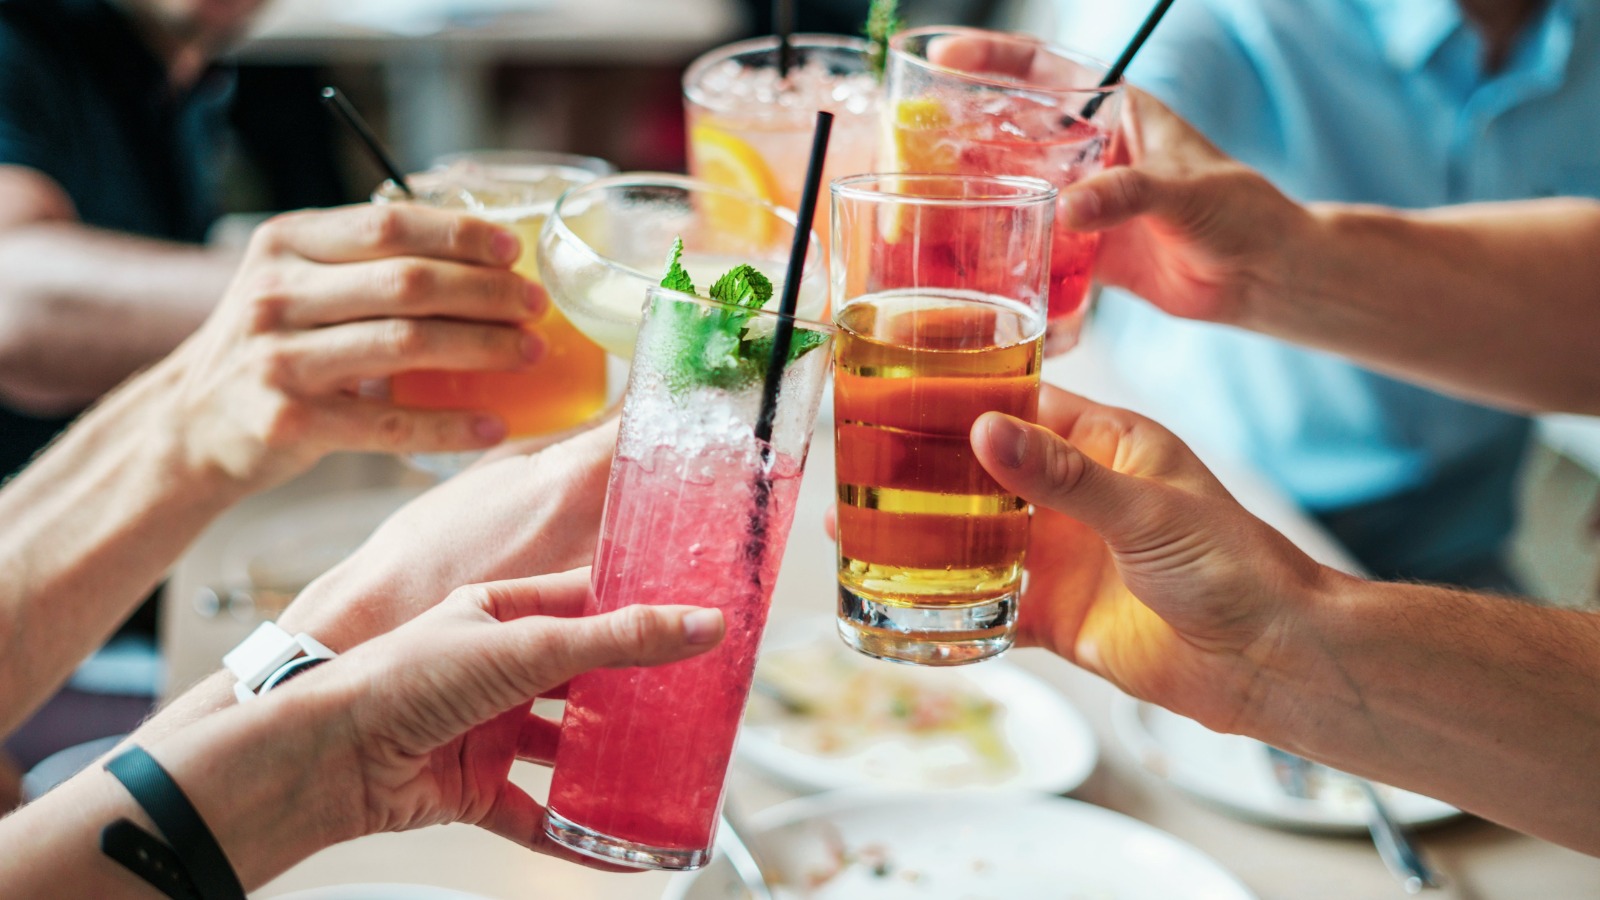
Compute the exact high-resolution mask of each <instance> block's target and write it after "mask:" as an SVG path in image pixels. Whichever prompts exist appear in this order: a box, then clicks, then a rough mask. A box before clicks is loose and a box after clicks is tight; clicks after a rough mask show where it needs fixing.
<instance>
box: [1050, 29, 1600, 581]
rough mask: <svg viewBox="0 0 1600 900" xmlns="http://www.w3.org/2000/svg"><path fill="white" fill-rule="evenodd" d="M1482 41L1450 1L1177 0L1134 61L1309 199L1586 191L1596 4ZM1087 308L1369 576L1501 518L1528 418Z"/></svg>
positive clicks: (1156, 387) (1126, 371) (1594, 152)
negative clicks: (1508, 45) (1494, 46)
mask: <svg viewBox="0 0 1600 900" xmlns="http://www.w3.org/2000/svg"><path fill="white" fill-rule="evenodd" d="M1069 37H1070V36H1069ZM1068 42H1070V39H1069V41H1068ZM1481 55H1482V45H1481V41H1480V38H1479V36H1478V33H1477V32H1476V30H1475V29H1474V28H1472V27H1471V25H1470V24H1469V23H1468V22H1467V21H1466V20H1465V19H1464V18H1463V16H1462V14H1461V12H1460V10H1459V9H1458V7H1457V6H1456V3H1455V2H1453V0H1180V2H1178V3H1177V4H1175V5H1174V6H1173V8H1172V10H1171V12H1170V13H1169V14H1168V16H1167V19H1166V20H1165V21H1164V22H1162V24H1161V26H1160V27H1159V28H1158V29H1157V30H1156V33H1155V36H1154V37H1153V38H1152V39H1151V41H1150V43H1149V44H1148V45H1147V46H1146V47H1145V48H1144V50H1143V51H1142V53H1141V54H1140V56H1139V58H1138V59H1137V60H1136V61H1135V63H1134V66H1133V67H1132V69H1131V70H1130V76H1129V77H1130V80H1131V81H1132V82H1133V83H1134V84H1136V85H1138V86H1140V87H1143V88H1145V89H1146V90H1148V91H1150V92H1151V93H1153V94H1155V95H1156V96H1157V97H1159V98H1160V99H1161V100H1163V101H1164V102H1166V103H1167V104H1168V105H1170V106H1172V107H1173V108H1174V109H1175V110H1176V111H1177V112H1178V113H1179V114H1180V115H1182V116H1184V117H1185V118H1187V119H1188V120H1189V121H1191V122H1193V123H1194V124H1195V125H1196V126H1197V127H1198V128H1200V130H1202V131H1203V132H1205V133H1206V134H1207V135H1208V136H1209V137H1210V138H1211V139H1212V140H1213V141H1215V142H1216V143H1217V144H1218V145H1219V146H1220V147H1221V148H1222V149H1223V150H1224V151H1226V152H1228V153H1229V154H1231V155H1233V156H1235V157H1237V158H1238V159H1240V160H1241V161H1243V162H1245V163H1247V164H1249V165H1251V166H1253V167H1255V168H1257V169H1259V170H1260V171H1262V172H1263V173H1264V174H1266V175H1267V177H1269V178H1271V179H1272V180H1273V181H1274V182H1275V183H1276V184H1277V185H1278V186H1279V187H1281V188H1282V189H1283V190H1285V191H1286V192H1287V193H1289V194H1290V195H1292V196H1294V197H1296V198H1298V199H1301V200H1307V201H1310V200H1338V201H1355V202H1372V203H1382V204H1386V205H1391V206H1398V207H1431V206H1441V205H1446V204H1451V203H1461V202H1466V201H1477V200H1507V199H1520V198H1528V197H1539V196H1550V195H1558V194H1561V195H1583V196H1600V15H1596V9H1595V7H1594V4H1593V3H1591V2H1588V0H1552V2H1551V3H1550V4H1549V5H1548V6H1547V7H1545V8H1543V9H1542V10H1541V11H1540V12H1538V13H1537V14H1536V17H1535V19H1534V20H1533V21H1532V22H1531V23H1530V24H1529V25H1528V26H1527V27H1526V28H1525V29H1524V31H1523V33H1522V34H1521V35H1520V36H1519V39H1518V41H1517V44H1516V47H1515V49H1514V51H1513V52H1512V54H1511V57H1510V59H1509V60H1508V62H1507V63H1506V65H1505V66H1504V67H1503V68H1502V69H1501V70H1500V71H1498V72H1496V73H1494V74H1492V75H1491V74H1486V73H1485V72H1484V70H1483V68H1482V66H1481V65H1480V59H1481ZM1596 252H1597V253H1600V247H1597V248H1596ZM1095 327H1096V328H1097V329H1098V332H1097V333H1098V334H1099V335H1100V336H1101V339H1103V340H1105V341H1107V342H1108V343H1109V344H1110V349H1111V351H1112V357H1113V359H1114V360H1115V361H1116V365H1117V366H1118V368H1119V371H1120V374H1121V375H1122V376H1123V377H1124V378H1125V379H1126V380H1127V381H1129V382H1130V383H1131V384H1133V385H1134V387H1135V388H1136V389H1138V390H1139V392H1140V393H1141V394H1143V395H1145V396H1146V397H1147V398H1148V399H1149V401H1150V403H1149V408H1150V409H1151V411H1152V412H1153V413H1154V414H1155V415H1157V416H1158V417H1160V418H1162V419H1164V420H1166V421H1167V422H1168V423H1169V424H1170V425H1172V426H1173V427H1174V428H1175V429H1176V430H1178V431H1179V432H1180V433H1182V434H1184V435H1185V436H1186V437H1189V438H1191V439H1192V440H1195V441H1197V442H1199V443H1202V444H1207V445H1211V446H1213V447H1214V448H1216V449H1217V450H1220V451H1222V452H1227V453H1232V454H1235V455H1240V456H1243V457H1245V458H1247V459H1249V460H1250V461H1252V462H1254V463H1255V464H1257V465H1258V466H1260V467H1261V468H1262V469H1263V470H1264V471H1266V472H1267V473H1268V474H1269V475H1270V476H1272V477H1273V478H1274V479H1275V480H1276V481H1277V482H1279V483H1280V484H1281V485H1282V486H1283V487H1285V488H1286V489H1287V490H1288V491H1289V492H1291V493H1292V494H1293V495H1294V496H1295V497H1296V498H1297V499H1298V500H1299V501H1300V502H1301V503H1302V504H1303V505H1304V506H1306V507H1307V508H1308V509H1310V510H1312V511H1313V512H1316V513H1318V514H1320V515H1322V516H1323V517H1324V520H1325V521H1326V522H1328V523H1329V524H1330V527H1332V528H1333V529H1334V531H1335V533H1336V534H1338V535H1339V536H1340V537H1341V538H1342V539H1343V540H1345V542H1346V543H1347V544H1349V545H1350V547H1351V549H1352V550H1353V551H1355V553H1356V554H1357V556H1358V557H1360V558H1362V560H1363V562H1365V563H1366V564H1367V565H1368V566H1369V567H1370V568H1372V569H1374V570H1375V571H1376V572H1378V573H1379V574H1382V575H1387V576H1400V577H1416V578H1428V579H1440V580H1449V579H1451V578H1452V576H1453V573H1454V572H1455V571H1458V570H1460V569H1461V568H1462V567H1464V566H1471V565H1473V564H1475V562H1481V561H1482V560H1483V559H1484V558H1486V557H1493V556H1494V555H1495V554H1496V553H1497V552H1498V549H1499V548H1500V546H1501V544H1502V543H1503V542H1504V539H1505V537H1506V536H1507V535H1508V533H1509V532H1510V530H1511V527H1512V524H1513V511H1512V495H1513V483H1514V478H1515V474H1516V470H1517V467H1518V465H1519V462H1520V458H1521V452H1522V449H1523V447H1524V444H1525V442H1526V438H1527V434H1528V423H1527V420H1525V419H1524V418H1521V417H1519V416H1514V415H1510V414H1507V413H1503V412H1498V411H1494V410H1489V409H1485V408H1483V407H1480V406H1476V405H1472V404H1469V403H1465V402H1462V401H1459V400H1455V399H1451V398H1447V397H1444V396H1441V395H1438V394H1435V393H1432V392H1430V391H1427V390H1423V389H1421V388H1417V387H1413V386H1410V385H1407V384H1403V383H1401V382H1398V381H1394V380H1392V379H1389V378H1386V377H1383V376H1381V375H1377V374H1374V373H1372V372H1369V371H1366V370H1364V369H1361V368H1359V367H1357V366H1354V365H1352V364H1350V363H1348V362H1345V361H1343V360H1341V359H1338V358H1336V357H1333V356H1330V355H1326V354H1322V353H1318V352H1315V351H1308V350H1304V349H1299V348H1295V347H1292V346H1290V345H1287V344H1284V343H1282V342H1279V341H1276V340H1273V339H1270V338H1265V337H1261V336H1259V335H1253V334H1249V333H1245V332H1242V331H1237V330H1233V329H1228V328H1223V327H1219V326H1212V325H1205V324H1200V323H1194V322H1188V321H1183V320H1179V319H1174V318H1171V317H1168V316H1165V315H1163V314H1161V313H1160V312H1158V311H1156V310H1154V309H1153V308H1152V307H1150V306H1148V305H1147V304H1144V303H1142V302H1139V301H1136V300H1133V299H1132V298H1128V297H1125V296H1121V297H1116V296H1113V297H1108V298H1107V300H1106V302H1105V303H1104V305H1103V307H1102V309H1101V313H1100V315H1099V319H1098V321H1097V322H1096V324H1095ZM1485 349H1486V350H1490V349H1491V348H1485ZM1486 355H1487V354H1486Z"/></svg>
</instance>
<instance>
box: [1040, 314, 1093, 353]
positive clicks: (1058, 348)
mask: <svg viewBox="0 0 1600 900" xmlns="http://www.w3.org/2000/svg"><path fill="white" fill-rule="evenodd" d="M1082 333H1083V317H1082V316H1076V315H1074V316H1068V317H1066V318H1062V319H1054V320H1052V321H1050V322H1048V323H1046V324H1045V326H1044V355H1045V356H1060V355H1061V354H1063V353H1065V352H1067V351H1068V350H1071V349H1072V348H1073V347H1076V346H1078V336H1079V335H1081V334H1082Z"/></svg>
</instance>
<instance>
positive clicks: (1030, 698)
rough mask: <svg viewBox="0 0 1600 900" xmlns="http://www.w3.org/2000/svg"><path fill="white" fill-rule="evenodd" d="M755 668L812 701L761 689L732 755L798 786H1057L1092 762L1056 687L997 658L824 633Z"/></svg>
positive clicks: (1091, 744) (1092, 747)
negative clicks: (910, 655) (873, 653)
mask: <svg viewBox="0 0 1600 900" xmlns="http://www.w3.org/2000/svg"><path fill="white" fill-rule="evenodd" d="M757 673H758V677H759V678H760V679H761V681H762V682H763V683H765V684H769V685H776V686H778V687H779V688H780V689H781V690H782V691H784V692H785V693H788V694H790V695H792V696H797V697H799V698H800V699H803V700H807V701H808V702H810V703H812V704H813V706H812V711H810V712H807V713H802V714H798V715H797V714H794V713H792V712H786V711H785V710H784V708H783V707H782V706H781V705H779V704H778V703H776V702H774V701H773V700H772V699H770V698H769V697H767V696H765V695H763V693H762V692H761V691H760V690H758V691H757V692H756V693H755V695H754V696H752V698H751V701H750V708H749V711H748V712H747V714H746V718H745V725H744V728H743V729H742V731H741V733H740V737H739V744H738V749H737V753H738V758H739V759H740V760H743V761H744V762H746V763H749V764H750V765H752V766H754V767H756V768H758V769H760V770H762V771H763V772H764V773H766V774H768V775H770V776H772V777H774V778H776V779H778V780H779V781H782V782H784V783H785V784H787V785H788V786H789V787H792V788H794V789H797V790H801V791H825V790H838V789H843V788H866V787H871V788H888V789H918V790H947V789H955V790H968V789H973V788H984V789H1017V790H1030V791H1039V792H1042V793H1051V794H1059V793H1066V792H1067V791H1070V790H1072V789H1073V788H1076V787H1077V786H1078V785H1080V784H1082V783H1083V781H1084V779H1086V778H1088V777H1089V774H1090V773H1091V772H1093V771H1094V766H1095V757H1096V744H1095V738H1094V733H1093V732H1092V731H1091V730H1090V729H1089V724H1088V722H1086V721H1084V718H1083V716H1082V715H1080V714H1079V713H1078V711H1077V709H1075V708H1074V707H1073V706H1072V704H1070V703H1068V702H1067V699H1066V698H1065V697H1063V696H1062V695H1061V694H1060V693H1059V692H1057V691H1056V690H1055V689H1054V688H1052V687H1050V686H1049V685H1048V684H1046V683H1045V682H1043V681H1041V680H1040V679H1038V678H1036V677H1034V676H1033V675H1031V674H1029V673H1028V672H1026V671H1024V670H1023V669H1021V668H1019V667H1017V666H1016V665H1014V664H1012V663H1008V662H1006V661H1004V660H996V661H992V662H985V663H980V664H977V665H972V666H963V667H960V668H951V669H924V668H917V667H912V666H902V665H896V664H893V663H886V662H882V661H880V660H874V659H869V658H867V657H864V656H861V655H860V654H857V653H854V652H852V651H850V650H849V649H847V648H845V647H844V646H843V645H842V644H840V642H839V641H838V639H837V638H836V637H831V636H830V637H829V638H827V639H826V640H821V641H815V640H813V641H810V642H807V643H805V644H800V645H795V646H790V647H783V646H781V645H780V646H776V647H771V648H768V649H766V650H764V652H763V655H762V659H761V662H760V664H759V665H758V668H757Z"/></svg>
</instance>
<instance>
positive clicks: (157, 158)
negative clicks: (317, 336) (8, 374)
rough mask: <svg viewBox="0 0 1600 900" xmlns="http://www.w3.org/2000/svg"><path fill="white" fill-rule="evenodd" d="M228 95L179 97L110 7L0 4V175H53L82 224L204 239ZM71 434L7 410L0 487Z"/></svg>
mask: <svg viewBox="0 0 1600 900" xmlns="http://www.w3.org/2000/svg"><path fill="white" fill-rule="evenodd" d="M231 92H232V76H231V74H230V73H228V72H225V71H221V70H216V71H212V72H210V73H208V74H207V75H206V76H205V77H203V78H202V79H201V81H200V82H199V84H198V85H197V86H196V87H195V88H194V89H192V90H190V91H187V92H184V93H182V94H177V93H175V92H174V91H173V89H172V87H171V85H170V83H169V81H168V75H167V71H166V69H165V67H164V66H163V64H162V63H161V61H160V60H159V59H158V58H157V57H156V56H155V55H153V53H152V52H151V51H150V49H149V48H148V47H147V46H146V45H145V43H144V41H143V40H142V39H141V38H140V36H139V34H138V33H137V32H136V31H135V29H134V25H133V23H132V22H131V21H130V20H129V19H128V17H127V16H126V15H125V14H124V13H123V12H122V11H121V10H119V9H118V8H116V7H115V6H113V5H111V4H110V3H109V2H107V0H0V165H18V166H27V167H28V168H32V169H37V170H38V171H40V172H43V173H44V174H46V175H48V176H50V177H51V178H52V179H54V180H55V181H56V182H57V183H59V184H60V185H61V186H62V187H63V188H64V189H65V190H66V192H67V195H68V196H70V197H71V198H72V202H73V204H74V205H75V206H76V207H77V210H78V215H79V217H80V218H82V220H83V221H84V222H85V223H86V224H89V225H93V226H96V227H99V228H107V229H114V230H117V231H122V232H128V233H132V234H137V235H142V236H145V237H151V238H161V239H166V240H174V241H189V242H198V241H201V240H202V239H203V238H204V237H205V233H206V230H207V228H208V227H209V226H210V225H211V223H212V221H214V220H215V218H216V216H217V213H218V209H219V199H218V194H219V186H218V178H219V171H220V163H221V158H222V153H223V141H224V139H225V135H226V133H227V131H226V127H227V107H228V100H229V95H230V94H231ZM3 277H4V273H0V278H3ZM65 424H66V420H57V419H37V418H34V417H32V416H25V415H21V414H18V413H16V412H14V411H11V410H7V409H4V408H3V407H0V478H3V477H5V476H6V475H8V474H10V473H12V472H14V471H15V470H17V469H18V468H20V467H21V466H22V465H24V464H25V463H26V462H27V460H28V458H29V457H31V456H32V455H33V454H34V453H35V452H36V451H37V450H38V449H39V448H40V447H42V446H43V445H44V443H45V442H46V441H48V440H49V439H50V437H51V436H52V435H54V434H55V433H56V432H57V431H58V430H59V429H60V428H62V427H64V426H65Z"/></svg>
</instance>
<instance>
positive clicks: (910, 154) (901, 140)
mask: <svg viewBox="0 0 1600 900" xmlns="http://www.w3.org/2000/svg"><path fill="white" fill-rule="evenodd" d="M951 121H952V120H951V117H950V111H949V110H948V109H946V108H945V106H944V104H943V103H940V102H939V101H938V100H937V99H935V98H933V97H907V98H905V99H903V100H901V101H900V102H899V103H897V104H895V108H894V122H893V124H892V125H890V136H889V140H890V146H891V147H893V148H894V155H895V163H896V164H897V165H896V167H895V168H894V169H893V170H892V171H896V172H932V173H936V174H942V173H945V172H950V171H953V170H954V169H955V168H956V164H957V163H959V162H960V161H961V160H960V154H959V152H958V151H957V149H956V146H955V144H954V143H953V142H952V141H951V140H950V139H951V138H952V137H953V136H954V135H952V134H951V132H950V127H951Z"/></svg>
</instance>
